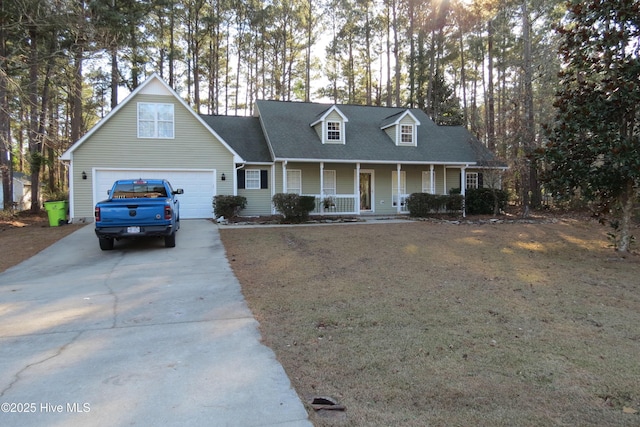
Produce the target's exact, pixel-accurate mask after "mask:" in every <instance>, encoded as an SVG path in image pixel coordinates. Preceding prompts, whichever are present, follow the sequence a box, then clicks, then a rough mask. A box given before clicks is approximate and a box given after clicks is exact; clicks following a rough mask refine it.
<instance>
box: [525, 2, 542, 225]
mask: <svg viewBox="0 0 640 427" xmlns="http://www.w3.org/2000/svg"><path fill="white" fill-rule="evenodd" d="M527 1H528V0H524V1H523V2H522V27H523V28H522V43H523V68H524V70H523V80H524V81H523V88H524V124H523V129H524V138H523V139H524V153H525V161H524V165H525V166H524V171H523V176H522V180H523V186H522V187H523V191H524V197H523V204H524V213H525V215H526V214H528V212H529V208H530V207H532V206H533V207H536V206H537V205H539V203H540V197H539V192H538V191H536V188H537V186H538V185H537V181H538V179H537V178H538V177H537V168H536V165H535V160H534V158H533V156H532V153H533V148H534V145H535V138H536V135H535V121H534V111H533V67H532V59H531V22H530V17H529V9H528V5H527Z"/></svg>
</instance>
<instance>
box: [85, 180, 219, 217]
mask: <svg viewBox="0 0 640 427" xmlns="http://www.w3.org/2000/svg"><path fill="white" fill-rule="evenodd" d="M133 178H142V179H145V178H148V179H151V178H159V179H166V180H168V181H169V182H170V183H171V186H172V187H173V188H174V189H177V188H182V189H183V190H184V194H182V195H180V196H179V198H178V200H180V218H183V219H190V218H211V217H212V216H213V208H212V206H211V202H212V199H213V196H214V195H215V194H216V182H215V178H216V171H215V170H213V169H185V170H179V169H146V168H145V169H102V168H96V169H94V171H93V182H94V183H95V185H94V192H93V204H94V205H95V204H96V203H97V202H99V201H101V200H104V199H106V198H107V192H108V191H109V190H110V189H111V186H112V185H113V183H114V181H116V180H118V179H133Z"/></svg>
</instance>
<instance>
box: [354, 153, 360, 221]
mask: <svg viewBox="0 0 640 427" xmlns="http://www.w3.org/2000/svg"><path fill="white" fill-rule="evenodd" d="M355 190H356V200H355V203H356V213H357V214H358V215H360V163H356V188H355Z"/></svg>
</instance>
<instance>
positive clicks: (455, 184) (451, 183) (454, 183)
mask: <svg viewBox="0 0 640 427" xmlns="http://www.w3.org/2000/svg"><path fill="white" fill-rule="evenodd" d="M460 170H461V169H460V168H447V188H446V194H451V190H452V189H454V188H460Z"/></svg>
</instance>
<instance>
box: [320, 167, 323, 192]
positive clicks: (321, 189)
mask: <svg viewBox="0 0 640 427" xmlns="http://www.w3.org/2000/svg"><path fill="white" fill-rule="evenodd" d="M320 197H324V162H320Z"/></svg>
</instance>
